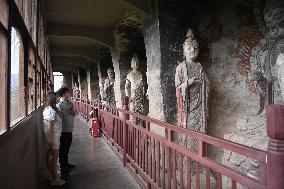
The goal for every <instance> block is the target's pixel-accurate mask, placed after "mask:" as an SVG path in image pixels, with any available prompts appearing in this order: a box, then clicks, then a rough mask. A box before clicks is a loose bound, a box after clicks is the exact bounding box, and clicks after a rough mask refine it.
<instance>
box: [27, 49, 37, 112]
mask: <svg viewBox="0 0 284 189" xmlns="http://www.w3.org/2000/svg"><path fill="white" fill-rule="evenodd" d="M28 86H29V93H28V113H31V112H32V111H33V110H34V109H35V98H36V97H35V54H34V51H33V49H32V48H30V49H29V63H28Z"/></svg>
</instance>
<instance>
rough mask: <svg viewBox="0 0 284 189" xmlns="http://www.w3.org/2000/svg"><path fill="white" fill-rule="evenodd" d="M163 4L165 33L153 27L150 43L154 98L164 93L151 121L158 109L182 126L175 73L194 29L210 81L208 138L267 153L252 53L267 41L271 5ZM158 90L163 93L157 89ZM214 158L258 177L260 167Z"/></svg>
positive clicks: (213, 152)
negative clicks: (265, 21)
mask: <svg viewBox="0 0 284 189" xmlns="http://www.w3.org/2000/svg"><path fill="white" fill-rule="evenodd" d="M158 2H159V3H158V5H157V6H158V16H157V17H158V18H159V19H158V23H157V25H156V27H158V29H159V31H160V32H159V33H155V31H154V28H155V25H154V24H153V25H152V26H151V27H149V29H148V30H146V31H147V32H146V40H145V41H146V47H147V48H146V49H147V60H148V70H149V72H148V84H149V90H148V91H149V95H150V96H149V97H151V93H152V92H153V91H158V92H157V95H156V97H155V98H152V99H151V98H150V99H149V100H150V116H151V110H153V109H155V110H154V111H153V112H154V113H155V114H156V115H157V114H158V115H161V117H162V118H163V119H164V120H166V121H167V122H170V123H176V113H177V106H176V104H177V102H176V97H175V86H174V73H175V68H176V66H177V65H178V63H179V61H181V60H182V58H183V57H182V43H183V41H184V39H185V34H186V31H187V29H188V28H192V29H193V30H194V31H195V33H196V34H197V38H198V40H199V43H200V55H199V58H198V61H199V62H200V63H201V64H202V66H203V67H204V68H205V72H206V74H207V76H208V79H209V81H210V95H209V120H208V131H207V132H208V134H210V135H212V136H215V137H219V138H224V139H228V140H230V141H233V142H237V143H241V144H244V145H247V146H251V147H254V148H259V149H263V150H266V149H267V141H268V138H267V136H266V124H265V121H266V118H265V117H266V116H265V111H264V112H262V114H260V115H258V114H257V113H258V111H259V107H260V95H259V90H258V88H257V87H258V86H257V83H256V82H254V81H251V80H250V79H249V75H250V73H251V72H252V66H253V65H252V61H251V59H252V51H253V49H254V48H255V47H256V46H257V45H258V43H259V42H260V41H261V39H262V38H264V36H265V31H263V29H262V28H261V27H260V25H261V22H260V21H261V19H263V15H262V10H263V7H264V4H265V2H264V1H261V0H258V1H237V0H235V1H225V0H218V1H209V0H200V1H189V2H183V1H181V2H179V3H177V2H175V1H171V0H168V1H166V2H165V1H158ZM187 3H188V4H187ZM186 7H187V8H186ZM185 10H186V12H184V11H185ZM185 18H186V19H185ZM158 37H160V39H159V38H158ZM155 39H156V40H159V41H157V42H156V40H155ZM148 41H149V42H148ZM152 46H154V47H152ZM159 46H160V47H161V48H160V51H159V50H158V49H159V48H158V47H159ZM154 49H155V50H154ZM156 51H159V52H157V53H156ZM154 54H155V55H156V56H154ZM159 54H160V55H161V57H159ZM159 58H160V60H159ZM159 61H160V62H159ZM155 77H157V78H155ZM150 78H153V79H150ZM154 78H155V79H154ZM153 80H154V81H153ZM153 87H157V88H156V89H155V90H152V88H153ZM159 88H161V89H159ZM158 89H159V90H158ZM159 92H160V93H161V96H159ZM161 102H163V103H162V105H161V104H160V103H161ZM154 106H155V107H154ZM153 107H154V108H153ZM157 111H161V112H157ZM208 153H209V156H211V157H212V158H215V159H216V160H218V161H221V162H223V163H225V164H227V165H230V166H232V167H234V168H237V169H239V170H241V171H243V172H244V173H246V174H250V175H253V176H256V177H257V176H258V171H257V170H258V164H257V162H254V161H253V160H249V159H247V158H245V157H243V158H239V157H238V156H236V155H235V154H234V153H231V152H223V151H222V150H220V149H215V148H210V149H209V152H208Z"/></svg>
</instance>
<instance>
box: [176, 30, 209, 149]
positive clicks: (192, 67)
mask: <svg viewBox="0 0 284 189" xmlns="http://www.w3.org/2000/svg"><path fill="white" fill-rule="evenodd" d="M186 37H187V38H186V40H185V42H184V45H183V53H184V61H183V62H181V63H180V64H179V65H178V66H177V68H176V74H175V86H176V97H177V103H178V116H177V117H178V125H179V126H181V127H184V128H187V129H190V130H194V131H198V132H202V133H206V130H207V129H206V120H207V117H208V113H207V112H208V93H209V82H208V79H207V77H206V74H205V72H204V70H203V67H202V65H201V64H200V63H199V62H197V61H196V58H197V56H198V53H199V45H198V42H197V40H196V38H195V36H194V34H193V32H192V30H191V29H189V31H188V33H187V35H186ZM180 142H181V143H182V144H183V145H185V146H187V147H188V148H189V149H192V150H194V151H196V150H197V147H196V145H197V144H196V140H194V139H189V138H188V137H181V141H180Z"/></svg>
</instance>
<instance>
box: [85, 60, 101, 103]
mask: <svg viewBox="0 0 284 189" xmlns="http://www.w3.org/2000/svg"><path fill="white" fill-rule="evenodd" d="M87 81H88V99H89V100H95V99H97V97H98V95H99V94H100V86H99V76H98V68H97V65H95V64H91V65H90V68H89V69H88V70H87Z"/></svg>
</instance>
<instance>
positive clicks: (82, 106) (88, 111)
mask: <svg viewBox="0 0 284 189" xmlns="http://www.w3.org/2000/svg"><path fill="white" fill-rule="evenodd" d="M71 100H72V101H73V104H74V107H75V109H76V110H77V112H78V113H79V114H80V116H81V117H82V118H84V119H85V120H86V121H87V122H88V121H89V120H90V119H91V118H92V117H94V116H95V115H96V114H95V113H96V109H97V102H94V101H89V100H83V99H74V98H71Z"/></svg>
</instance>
